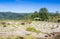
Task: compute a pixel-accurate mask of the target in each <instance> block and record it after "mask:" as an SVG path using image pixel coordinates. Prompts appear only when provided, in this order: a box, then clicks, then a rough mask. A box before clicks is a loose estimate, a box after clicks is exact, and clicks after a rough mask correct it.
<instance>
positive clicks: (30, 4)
mask: <svg viewBox="0 0 60 39" xmlns="http://www.w3.org/2000/svg"><path fill="white" fill-rule="evenodd" d="M44 7H46V8H47V9H48V10H49V12H55V11H59V12H60V0H0V12H8V11H11V12H18V13H24V12H25V13H26V12H27V13H29V12H34V11H39V9H40V8H44Z"/></svg>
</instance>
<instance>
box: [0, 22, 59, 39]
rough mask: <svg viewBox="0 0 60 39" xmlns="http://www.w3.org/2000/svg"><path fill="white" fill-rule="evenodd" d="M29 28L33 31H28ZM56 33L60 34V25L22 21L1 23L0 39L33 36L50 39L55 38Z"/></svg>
mask: <svg viewBox="0 0 60 39" xmlns="http://www.w3.org/2000/svg"><path fill="white" fill-rule="evenodd" d="M27 28H28V29H29V28H31V30H27ZM56 32H60V24H59V23H52V22H43V21H32V22H31V23H28V22H20V21H19V22H14V21H8V22H7V21H5V22H0V37H8V36H11V35H14V36H22V37H24V36H27V35H32V36H34V37H38V38H48V37H55V36H56V35H57V33H56Z"/></svg>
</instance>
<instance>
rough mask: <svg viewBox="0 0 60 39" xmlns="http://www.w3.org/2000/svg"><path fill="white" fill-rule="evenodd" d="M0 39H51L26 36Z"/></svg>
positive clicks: (2, 38) (0, 38)
mask: <svg viewBox="0 0 60 39" xmlns="http://www.w3.org/2000/svg"><path fill="white" fill-rule="evenodd" d="M0 39H51V38H37V37H34V36H31V35H27V36H25V37H20V36H9V37H0Z"/></svg>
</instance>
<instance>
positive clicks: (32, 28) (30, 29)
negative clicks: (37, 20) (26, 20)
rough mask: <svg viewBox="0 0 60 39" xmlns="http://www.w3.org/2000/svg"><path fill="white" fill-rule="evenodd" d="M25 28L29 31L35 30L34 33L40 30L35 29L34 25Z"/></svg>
mask: <svg viewBox="0 0 60 39" xmlns="http://www.w3.org/2000/svg"><path fill="white" fill-rule="evenodd" d="M26 30H27V31H31V32H36V33H39V32H40V31H39V30H37V29H35V28H34V27H28V28H27V29H26Z"/></svg>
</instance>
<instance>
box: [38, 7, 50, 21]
mask: <svg viewBox="0 0 60 39" xmlns="http://www.w3.org/2000/svg"><path fill="white" fill-rule="evenodd" d="M39 17H40V18H41V19H42V20H43V21H44V20H48V19H49V13H48V10H47V9H46V8H41V9H40V11H39Z"/></svg>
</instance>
